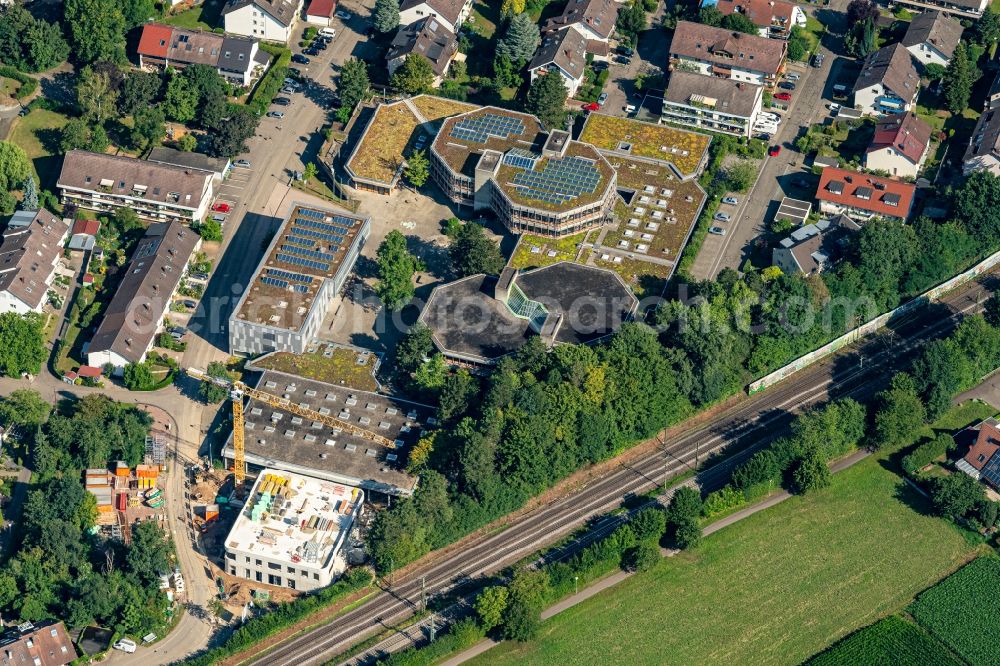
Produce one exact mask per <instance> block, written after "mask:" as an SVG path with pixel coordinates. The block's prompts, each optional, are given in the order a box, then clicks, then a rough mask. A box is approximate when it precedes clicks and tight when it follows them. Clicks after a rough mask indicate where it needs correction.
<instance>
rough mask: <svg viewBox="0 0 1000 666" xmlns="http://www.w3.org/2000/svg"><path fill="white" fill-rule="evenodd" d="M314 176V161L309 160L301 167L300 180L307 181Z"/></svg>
mask: <svg viewBox="0 0 1000 666" xmlns="http://www.w3.org/2000/svg"><path fill="white" fill-rule="evenodd" d="M315 177H316V163H315V162H309V163H308V164H306V165H305V166H304V167H303V168H302V180H304V181H306V182H307V183H308V182H309V181H310V180H312V179H313V178H315Z"/></svg>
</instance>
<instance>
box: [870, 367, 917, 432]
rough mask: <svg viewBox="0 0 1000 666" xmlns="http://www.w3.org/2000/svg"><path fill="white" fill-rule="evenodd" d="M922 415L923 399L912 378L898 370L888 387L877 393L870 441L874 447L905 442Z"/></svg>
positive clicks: (915, 429)
mask: <svg viewBox="0 0 1000 666" xmlns="http://www.w3.org/2000/svg"><path fill="white" fill-rule="evenodd" d="M925 418H926V416H925V412H924V402H923V400H921V399H920V396H919V395H918V394H917V385H916V383H915V382H914V381H913V377H911V376H910V375H908V374H906V373H898V374H896V375H895V376H894V377H893V378H892V381H891V383H890V385H889V388H888V389H887V390H885V391H883V392H882V393H880V394H879V395H878V400H877V411H876V412H875V431H874V433H873V434H872V437H871V440H870V443H871V444H872V445H873V446H874V447H875V448H880V447H895V446H898V445H901V444H906V443H909V442H910V441H911V440H912V439H913V437H914V436H915V435H916V432H917V430H919V429H920V428H921V427H922V426H923V424H924V420H925Z"/></svg>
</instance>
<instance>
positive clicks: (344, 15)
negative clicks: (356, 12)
mask: <svg viewBox="0 0 1000 666" xmlns="http://www.w3.org/2000/svg"><path fill="white" fill-rule="evenodd" d="M333 15H334V16H336V17H337V18H339V19H340V20H341V21H350V20H351V15H350V14H348V13H347V12H345V11H344V10H343V9H338V10H337V11H335V12H334V13H333Z"/></svg>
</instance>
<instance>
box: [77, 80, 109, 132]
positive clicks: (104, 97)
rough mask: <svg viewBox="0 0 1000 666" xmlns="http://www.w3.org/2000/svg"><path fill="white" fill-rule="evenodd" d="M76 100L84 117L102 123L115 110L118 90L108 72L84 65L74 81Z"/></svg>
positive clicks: (92, 121)
mask: <svg viewBox="0 0 1000 666" xmlns="http://www.w3.org/2000/svg"><path fill="white" fill-rule="evenodd" d="M76 100H77V103H78V104H79V105H80V110H81V111H82V112H83V117H84V119H86V120H88V121H90V122H91V123H95V124H104V121H106V120H108V119H109V118H112V117H114V115H115V113H116V112H117V101H118V91H117V90H116V89H115V87H114V86H113V85H112V81H111V76H110V75H109V74H108V72H106V71H102V70H98V69H94V68H92V67H84V68H83V70H82V71H81V72H80V74H79V75H78V77H77V81H76Z"/></svg>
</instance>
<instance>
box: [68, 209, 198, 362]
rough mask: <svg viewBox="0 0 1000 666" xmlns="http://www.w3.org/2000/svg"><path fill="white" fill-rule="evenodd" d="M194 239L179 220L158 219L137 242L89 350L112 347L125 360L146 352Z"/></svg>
mask: <svg viewBox="0 0 1000 666" xmlns="http://www.w3.org/2000/svg"><path fill="white" fill-rule="evenodd" d="M197 243H198V234H196V233H195V232H194V231H192V230H191V229H188V228H187V227H185V226H184V225H183V224H181V223H180V222H157V223H155V224H152V225H150V226H149V229H147V230H146V235H145V236H143V237H142V239H140V240H139V243H138V244H137V245H136V248H135V251H134V252H133V253H132V260H131V261H130V262H129V263H128V265H127V266H126V267H125V271H126V273H125V274H124V276H123V277H122V280H121V282H120V283H119V285H118V289H117V290H116V291H115V295H114V296H113V297H112V298H111V302H110V303H109V304H108V307H107V310H106V311H105V313H104V318H103V319H102V320H101V324H100V326H98V327H97V331H96V332H95V333H94V336H93V337H92V338H91V340H90V346H89V347H88V348H87V352H88V353H94V352H99V351H107V350H111V351H113V352H115V353H116V354H118V355H119V356H121V357H122V358H124V359H127V360H128V361H130V362H137V361H138V360H139V359H140V358H141V357H142V354H144V353H145V351H146V349H147V348H148V347H149V344H150V343H151V342H152V340H153V337H154V336H155V335H156V329H157V326H158V324H159V321H160V316H161V315H162V314H163V311H164V310H166V309H167V302H168V300H169V299H170V295H171V294H172V293H173V291H174V289H176V288H177V285H178V284H179V283H180V279H181V275H182V274H183V272H184V268H185V266H186V265H187V262H188V259H190V257H191V253H192V252H193V251H194V248H195V246H196V245H197Z"/></svg>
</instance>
